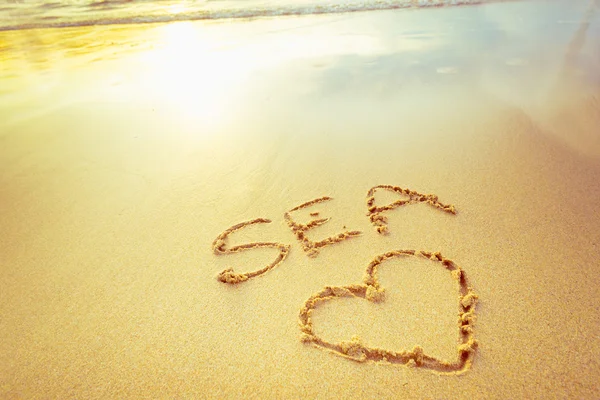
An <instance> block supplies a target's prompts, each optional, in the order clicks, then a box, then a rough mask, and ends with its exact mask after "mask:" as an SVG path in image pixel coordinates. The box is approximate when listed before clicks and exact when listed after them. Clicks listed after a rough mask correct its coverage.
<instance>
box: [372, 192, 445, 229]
mask: <svg viewBox="0 0 600 400" xmlns="http://www.w3.org/2000/svg"><path fill="white" fill-rule="evenodd" d="M377 189H385V190H388V191H391V192H395V193H398V194H400V195H403V196H408V198H407V199H400V200H396V201H394V202H393V203H390V204H386V205H385V206H379V207H378V206H376V205H375V191H376V190H377ZM416 203H428V204H430V205H431V206H433V207H435V208H438V209H440V210H442V211H444V212H447V213H450V214H456V209H455V208H454V206H453V205H451V204H449V205H447V204H443V203H440V202H439V201H438V197H437V196H436V195H434V194H421V193H418V192H415V191H413V190H410V189H403V188H401V187H399V186H392V185H377V186H373V187H372V188H371V189H369V191H368V192H367V208H368V210H369V211H368V213H367V215H368V216H369V219H370V220H371V223H372V224H373V226H375V228H376V229H377V232H379V233H381V234H386V233H388V228H387V221H388V219H387V217H386V216H383V215H381V213H382V212H384V211H389V210H393V209H395V208H398V207H400V206H403V205H406V204H416Z"/></svg>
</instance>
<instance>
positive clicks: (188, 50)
mask: <svg viewBox="0 0 600 400" xmlns="http://www.w3.org/2000/svg"><path fill="white" fill-rule="evenodd" d="M200 28H201V26H199V25H194V24H193V23H188V22H183V23H174V24H169V25H165V26H164V27H163V28H162V38H161V41H160V44H158V45H157V46H156V47H155V48H154V49H151V50H149V51H147V52H145V53H143V54H141V58H142V61H143V62H144V65H145V67H146V69H145V71H146V76H145V77H144V79H143V82H144V83H143V85H144V86H145V89H146V91H148V92H149V93H151V94H153V95H155V96H158V98H159V100H160V101H161V102H165V103H168V104H169V105H171V106H174V107H175V108H176V109H177V110H178V111H179V112H181V113H183V114H185V115H187V116H188V117H193V118H199V119H210V120H218V119H220V118H221V117H222V114H223V112H224V109H225V108H226V107H227V104H226V102H227V101H229V100H230V92H232V90H231V89H232V87H233V86H234V85H235V84H236V83H239V82H240V81H241V80H243V79H244V77H245V75H246V74H245V69H244V68H243V64H242V63H240V61H241V60H240V54H239V53H237V52H235V51H218V50H217V49H215V48H214V47H215V43H216V41H215V40H214V39H213V38H210V37H207V36H206V37H205V36H203V32H202V29H200Z"/></svg>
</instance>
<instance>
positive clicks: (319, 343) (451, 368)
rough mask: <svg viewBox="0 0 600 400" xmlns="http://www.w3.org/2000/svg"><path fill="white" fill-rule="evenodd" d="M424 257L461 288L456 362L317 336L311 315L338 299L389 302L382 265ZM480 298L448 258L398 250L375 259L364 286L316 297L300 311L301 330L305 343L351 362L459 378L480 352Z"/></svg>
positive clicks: (330, 289)
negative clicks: (477, 315) (476, 326)
mask: <svg viewBox="0 0 600 400" xmlns="http://www.w3.org/2000/svg"><path fill="white" fill-rule="evenodd" d="M402 257H422V258H425V259H429V260H431V261H432V262H434V263H437V264H439V265H440V266H441V267H443V268H445V269H446V270H447V271H448V272H449V274H450V276H451V278H452V279H454V280H455V281H456V282H457V284H458V324H457V328H458V330H459V342H458V344H457V349H456V352H457V353H456V355H457V358H456V360H454V361H445V360H440V359H438V358H435V357H431V356H428V355H427V354H425V352H424V350H423V348H422V347H420V346H416V347H415V348H414V349H412V350H411V351H407V350H403V351H400V352H395V351H391V350H386V349H380V348H374V347H369V346H366V345H364V344H363V343H362V342H361V340H360V338H358V337H353V338H352V339H351V340H350V341H342V342H340V343H331V342H327V341H325V340H323V339H322V338H320V337H319V336H317V335H316V334H315V333H314V326H313V322H312V318H311V315H312V313H313V310H314V309H315V308H317V307H318V306H319V305H322V304H323V303H325V302H328V301H333V300H335V299H337V298H343V297H349V298H356V299H364V300H367V301H371V302H385V289H384V288H383V287H382V286H381V285H380V284H379V281H378V279H377V269H378V267H379V265H380V264H381V263H382V262H384V261H386V260H389V259H392V258H402ZM477 298H478V297H477V295H476V294H475V293H474V292H473V290H472V289H471V287H469V285H468V281H467V277H466V275H465V272H464V271H463V270H462V269H461V268H460V267H459V266H458V265H456V264H455V263H454V262H453V261H452V260H449V259H447V258H444V257H443V256H442V255H441V254H440V253H430V252H427V251H415V250H395V251H390V252H387V253H385V254H381V255H379V256H377V257H375V258H374V259H373V261H371V263H370V264H369V266H368V267H367V273H366V275H365V278H364V280H363V283H362V284H355V285H348V286H327V287H325V288H324V289H323V290H321V291H320V292H318V293H315V294H314V295H312V296H311V297H310V298H309V299H308V300H307V301H306V302H305V304H304V306H303V307H302V309H301V310H300V321H299V322H300V329H301V330H302V332H303V336H302V340H303V342H305V343H309V344H313V345H314V346H316V347H319V348H322V349H325V350H329V351H331V352H333V353H334V354H337V355H339V356H342V357H345V358H348V359H350V360H354V361H359V362H365V361H387V362H389V363H392V364H403V365H409V366H415V367H419V368H424V369H429V370H433V371H436V372H439V373H446V374H459V373H462V372H465V371H467V370H468V369H469V368H470V367H471V364H472V361H473V355H474V352H475V349H476V348H477V341H476V340H475V339H474V337H473V323H474V321H475V305H476V303H477Z"/></svg>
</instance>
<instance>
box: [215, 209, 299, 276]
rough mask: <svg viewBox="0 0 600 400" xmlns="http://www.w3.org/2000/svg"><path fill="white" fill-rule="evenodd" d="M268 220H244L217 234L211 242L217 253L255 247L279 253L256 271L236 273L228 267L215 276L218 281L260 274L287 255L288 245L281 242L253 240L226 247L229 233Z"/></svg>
mask: <svg viewBox="0 0 600 400" xmlns="http://www.w3.org/2000/svg"><path fill="white" fill-rule="evenodd" d="M270 222H271V220H269V219H265V218H256V219H253V220H251V221H245V222H241V223H239V224H236V225H234V226H232V227H231V228H228V229H226V230H225V231H224V232H223V233H221V234H220V235H219V236H217V238H216V239H215V241H214V242H213V243H212V249H213V252H214V253H215V254H217V255H220V254H230V253H238V252H241V251H245V250H251V249H257V248H260V247H272V248H275V249H279V255H278V256H277V258H276V259H275V260H274V261H273V262H271V263H270V264H268V265H267V266H265V267H264V268H262V269H259V270H256V271H252V272H246V273H243V274H238V273H236V272H234V270H233V268H228V269H226V270H224V271H222V272H221V273H219V275H218V277H217V279H218V280H219V281H221V282H223V283H229V284H236V283H241V282H245V281H247V280H248V279H250V278H254V277H255V276H258V275H262V274H264V273H265V272H267V271H269V270H271V269H273V268H275V267H276V266H277V265H278V264H280V263H281V262H282V261H283V260H285V257H286V256H287V255H288V253H289V251H290V246H289V245H286V244H283V243H274V242H255V243H247V244H242V245H238V246H233V247H231V248H229V249H228V248H226V242H227V237H228V236H229V235H230V234H231V233H233V232H235V231H238V230H240V229H242V228H244V227H246V226H249V225H254V224H268V223H270Z"/></svg>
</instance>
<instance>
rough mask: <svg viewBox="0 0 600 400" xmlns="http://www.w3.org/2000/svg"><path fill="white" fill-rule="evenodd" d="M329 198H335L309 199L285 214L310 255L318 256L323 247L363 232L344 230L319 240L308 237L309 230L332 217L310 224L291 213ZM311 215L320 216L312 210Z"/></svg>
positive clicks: (303, 247) (316, 220)
mask: <svg viewBox="0 0 600 400" xmlns="http://www.w3.org/2000/svg"><path fill="white" fill-rule="evenodd" d="M329 200H333V199H332V198H331V197H328V196H323V197H319V198H318V199H314V200H311V201H307V202H306V203H303V204H300V205H299V206H298V207H294V208H292V209H291V210H290V211H288V212H286V213H285V214H284V218H285V222H286V223H287V224H288V226H289V227H290V228H291V229H292V231H293V232H294V234H295V235H296V238H297V239H298V240H299V241H300V244H301V245H302V249H303V250H304V251H305V252H306V253H307V254H308V256H309V257H316V256H317V255H318V254H319V249H320V248H322V247H325V246H328V245H330V244H333V243H338V242H342V241H344V240H346V239H350V238H352V237H355V236H359V235H361V234H362V232H360V231H344V232H341V233H339V234H337V235H336V236H331V237H328V238H325V239H323V240H320V241H318V242H313V241H312V240H310V239H309V238H308V237H306V232H308V231H309V230H311V229H312V228H315V227H317V226H320V225H323V224H325V223H327V222H328V221H329V220H330V219H331V218H319V219H313V220H312V221H310V222H309V223H308V224H300V223H298V222H296V221H294V219H293V218H292V216H291V213H292V212H294V211H298V210H301V209H304V208H307V207H310V206H312V205H315V204H319V203H324V202H326V201H329ZM310 216H312V217H318V216H319V213H317V212H312V213H310Z"/></svg>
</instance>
